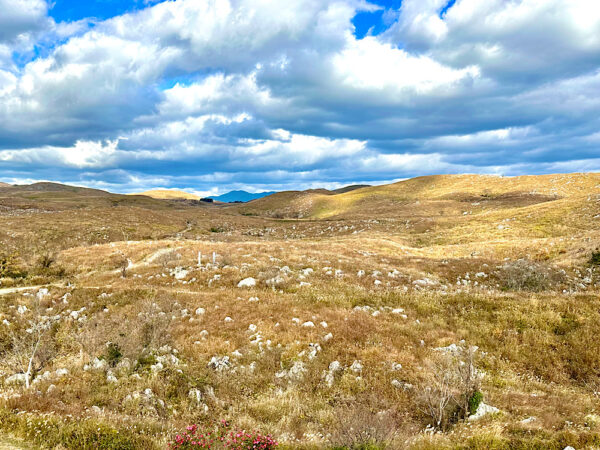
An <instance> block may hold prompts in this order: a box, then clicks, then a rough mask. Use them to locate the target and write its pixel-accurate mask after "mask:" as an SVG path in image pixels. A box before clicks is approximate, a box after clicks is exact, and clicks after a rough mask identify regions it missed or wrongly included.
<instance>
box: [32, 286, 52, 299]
mask: <svg viewBox="0 0 600 450" xmlns="http://www.w3.org/2000/svg"><path fill="white" fill-rule="evenodd" d="M47 295H49V294H48V289H46V288H41V289H40V290H39V291H37V294H35V296H36V298H37V299H38V300H42V299H43V298H44V297H46V296H47Z"/></svg>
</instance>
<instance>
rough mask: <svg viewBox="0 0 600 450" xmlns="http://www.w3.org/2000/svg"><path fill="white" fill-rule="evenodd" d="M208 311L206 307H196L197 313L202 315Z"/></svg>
mask: <svg viewBox="0 0 600 450" xmlns="http://www.w3.org/2000/svg"><path fill="white" fill-rule="evenodd" d="M205 312H206V310H205V309H204V308H196V315H197V316H201V315H203V314H204V313H205Z"/></svg>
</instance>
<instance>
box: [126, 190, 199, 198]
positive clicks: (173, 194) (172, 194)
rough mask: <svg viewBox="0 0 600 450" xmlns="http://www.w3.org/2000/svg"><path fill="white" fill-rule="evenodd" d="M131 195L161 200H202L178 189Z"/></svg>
mask: <svg viewBox="0 0 600 450" xmlns="http://www.w3.org/2000/svg"><path fill="white" fill-rule="evenodd" d="M129 195H145V196H147V197H152V198H156V199H160V200H176V199H185V200H200V196H198V195H195V194H190V193H189V192H185V191H179V190H176V189H153V190H150V191H144V192H140V193H136V194H129Z"/></svg>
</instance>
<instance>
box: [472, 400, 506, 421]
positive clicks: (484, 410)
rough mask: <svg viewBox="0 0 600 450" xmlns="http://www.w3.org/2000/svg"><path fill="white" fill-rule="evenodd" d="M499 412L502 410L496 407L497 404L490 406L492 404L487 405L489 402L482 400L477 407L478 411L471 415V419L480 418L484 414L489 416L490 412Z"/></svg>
mask: <svg viewBox="0 0 600 450" xmlns="http://www.w3.org/2000/svg"><path fill="white" fill-rule="evenodd" d="M498 412H500V410H499V409H498V408H496V407H495V406H490V405H487V404H485V403H483V402H481V403H480V404H479V406H478V407H477V411H475V414H473V415H472V416H469V420H470V421H474V420H479V419H481V418H482V417H484V416H487V415H489V414H496V413H498Z"/></svg>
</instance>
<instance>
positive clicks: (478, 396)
mask: <svg viewBox="0 0 600 450" xmlns="http://www.w3.org/2000/svg"><path fill="white" fill-rule="evenodd" d="M482 401H483V394H482V393H481V391H475V392H473V395H471V397H470V398H469V415H470V416H472V415H473V414H475V413H476V412H477V408H479V405H480V404H481V402H482Z"/></svg>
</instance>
